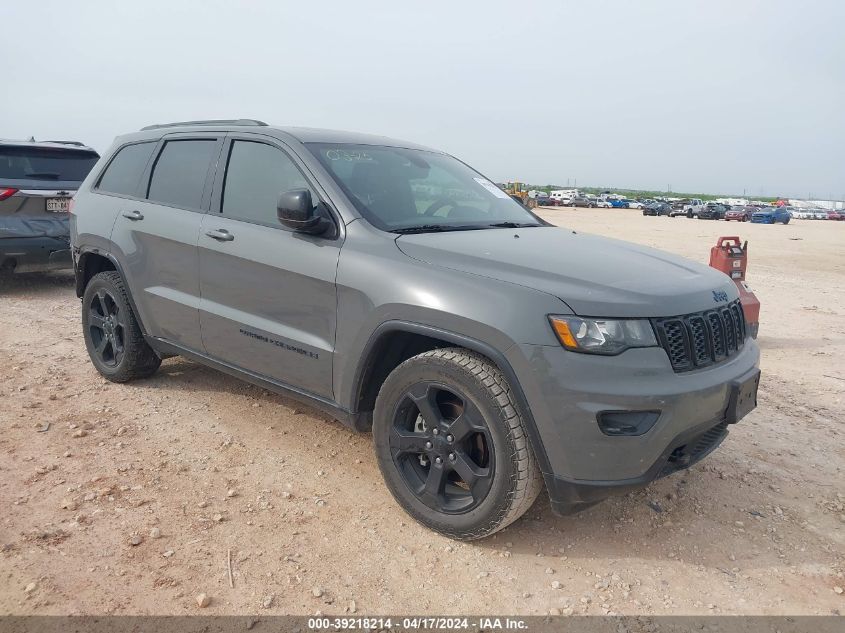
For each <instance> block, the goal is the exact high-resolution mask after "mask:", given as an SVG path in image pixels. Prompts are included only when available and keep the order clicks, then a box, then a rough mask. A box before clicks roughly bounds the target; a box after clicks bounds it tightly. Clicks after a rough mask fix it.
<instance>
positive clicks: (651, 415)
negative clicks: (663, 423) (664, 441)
mask: <svg viewBox="0 0 845 633" xmlns="http://www.w3.org/2000/svg"><path fill="white" fill-rule="evenodd" d="M597 417H598V422H599V428H600V429H601V432H602V433H604V434H605V435H642V434H643V433H647V432H648V431H649V429H651V427H653V426H654V423H655V422H657V418H659V417H660V411H602V412H601V413H599V414H598V416H597Z"/></svg>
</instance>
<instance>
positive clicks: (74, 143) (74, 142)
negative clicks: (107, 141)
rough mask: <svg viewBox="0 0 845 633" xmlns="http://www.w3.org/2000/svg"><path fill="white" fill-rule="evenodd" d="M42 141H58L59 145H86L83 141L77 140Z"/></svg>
mask: <svg viewBox="0 0 845 633" xmlns="http://www.w3.org/2000/svg"><path fill="white" fill-rule="evenodd" d="M42 143H60V144H61V145H75V146H76V147H87V145H85V143H80V142H79V141H42Z"/></svg>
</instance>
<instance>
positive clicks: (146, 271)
mask: <svg viewBox="0 0 845 633" xmlns="http://www.w3.org/2000/svg"><path fill="white" fill-rule="evenodd" d="M224 136H225V135H224V134H222V133H197V134H171V135H167V136H165V137H164V138H163V139H162V140H161V141H160V142H159V144H158V146H157V148H156V150H155V158H154V160H153V161H151V162H150V164H149V166H148V167H147V169H146V171H145V173H144V176H143V178H142V179H141V182H142V184H141V188H140V195H139V198H138V199H136V200H134V201H133V202H132V203H131V204H128V205H124V208H123V209H122V211H121V212H120V214H118V216H117V220H116V221H115V227H114V231H113V232H112V241H113V242H114V243H115V246H116V247H117V248H118V249H119V250H120V251H122V255H121V261H122V262H123V264H124V273H125V274H126V277H127V282H128V283H129V287H130V290H131V291H132V296H133V298H134V300H135V304H136V306H137V308H138V311H139V312H140V317H141V320H142V322H143V323H144V326H145V327H146V329H147V333H148V334H150V335H151V336H155V337H159V338H163V339H166V340H168V341H171V342H173V343H176V344H177V345H180V346H182V347H185V348H188V349H191V350H196V351H202V349H203V347H202V337H201V335H200V327H199V302H200V290H199V265H198V255H197V238H198V236H199V230H200V224H201V222H202V216H203V213H204V211H205V210H206V209H207V208H208V203H209V200H210V197H211V180H212V178H213V174H214V169H213V168H214V166H215V165H216V163H217V159H218V157H219V155H220V149H221V147H222V145H223V139H224Z"/></svg>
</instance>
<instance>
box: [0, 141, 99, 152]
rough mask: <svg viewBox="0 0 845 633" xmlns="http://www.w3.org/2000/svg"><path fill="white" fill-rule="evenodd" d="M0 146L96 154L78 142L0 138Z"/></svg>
mask: <svg viewBox="0 0 845 633" xmlns="http://www.w3.org/2000/svg"><path fill="white" fill-rule="evenodd" d="M0 145H14V146H15V147H40V148H45V147H46V148H49V149H66V150H76V151H85V152H94V153H95V154H96V153H97V150H95V149H94V148H93V147H88V146H87V145H85V144H83V143H80V142H79V141H18V140H15V139H8V138H0Z"/></svg>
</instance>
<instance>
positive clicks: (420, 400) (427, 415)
mask: <svg viewBox="0 0 845 633" xmlns="http://www.w3.org/2000/svg"><path fill="white" fill-rule="evenodd" d="M436 393H437V391H436V390H435V389H433V388H432V386H431V385H429V384H426V383H419V384H417V385H414V386H413V387H412V388H411V390H410V391H409V392H408V396H409V397H410V398H411V400H413V401H414V404H415V405H417V409H419V411H420V415H421V416H422V418H423V420H425V424H426V426H427V427H428V428H429V429H433V428H435V427H437V426H439V425H440V421H441V420H442V416H441V415H440V411H439V410H438V408H437V403H436V402H435V401H434V397H435V395H436Z"/></svg>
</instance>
